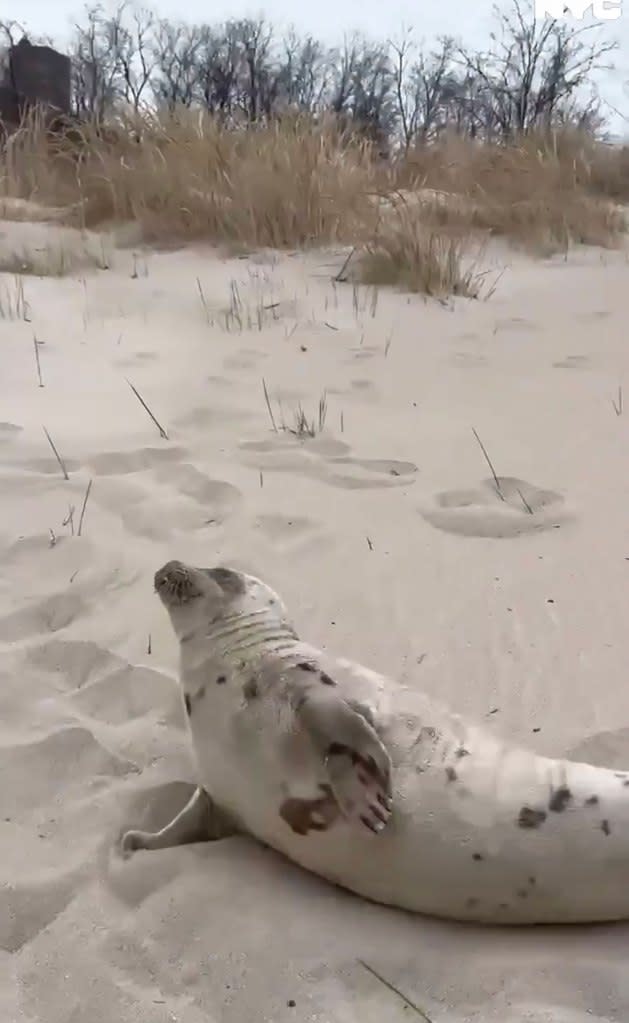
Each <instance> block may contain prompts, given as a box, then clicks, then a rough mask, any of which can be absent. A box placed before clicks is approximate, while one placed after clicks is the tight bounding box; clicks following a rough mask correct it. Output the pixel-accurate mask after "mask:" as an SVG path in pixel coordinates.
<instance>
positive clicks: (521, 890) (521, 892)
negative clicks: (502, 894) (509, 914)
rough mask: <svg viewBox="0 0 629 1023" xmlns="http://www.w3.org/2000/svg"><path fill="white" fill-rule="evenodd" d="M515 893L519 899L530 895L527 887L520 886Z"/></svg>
mask: <svg viewBox="0 0 629 1023" xmlns="http://www.w3.org/2000/svg"><path fill="white" fill-rule="evenodd" d="M515 894H516V895H517V897H518V898H519V899H528V897H529V893H528V892H527V890H526V888H518V890H517V892H516V893H515Z"/></svg>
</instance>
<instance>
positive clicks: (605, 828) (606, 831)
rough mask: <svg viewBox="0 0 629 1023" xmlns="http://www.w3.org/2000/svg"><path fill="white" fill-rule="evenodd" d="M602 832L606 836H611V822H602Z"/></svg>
mask: <svg viewBox="0 0 629 1023" xmlns="http://www.w3.org/2000/svg"><path fill="white" fill-rule="evenodd" d="M601 831H602V832H603V834H604V835H611V833H612V829H611V828H610V826H609V821H601Z"/></svg>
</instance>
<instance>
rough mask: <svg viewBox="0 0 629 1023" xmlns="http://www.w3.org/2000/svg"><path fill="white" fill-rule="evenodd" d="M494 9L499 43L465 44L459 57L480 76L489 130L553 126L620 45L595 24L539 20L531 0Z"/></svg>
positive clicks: (508, 134) (494, 37) (507, 132)
mask: <svg viewBox="0 0 629 1023" xmlns="http://www.w3.org/2000/svg"><path fill="white" fill-rule="evenodd" d="M494 13H495V15H496V18H497V22H498V27H497V31H496V32H492V34H491V40H492V43H493V47H494V48H493V49H490V50H489V51H488V52H485V53H475V54H469V53H467V52H466V51H465V50H463V49H461V50H459V58H460V60H461V63H462V64H463V66H464V67H465V68H466V69H467V71H468V72H469V73H471V75H472V77H473V78H475V79H476V80H477V90H476V91H477V96H482V97H483V102H484V105H485V110H484V116H483V118H482V119H483V120H484V122H485V129H486V131H487V132H491V130H492V126H493V131H494V132H495V133H497V134H498V135H500V136H502V137H503V138H509V137H512V136H514V135H517V134H518V133H521V132H525V131H528V130H529V129H531V128H533V127H548V126H550V125H551V124H552V122H553V120H554V119H555V118H556V117H557V116H558V115H559V114H560V113H561V111H562V109H567V108H568V107H569V106H571V107H572V108H573V109H574V108H575V104H576V103H577V101H578V97H579V94H580V92H581V91H582V90H583V89H584V88H585V87H586V86H587V85H588V82H589V81H590V76H591V74H592V72H593V71H595V70H598V69H601V68H604V67H608V66H609V65H608V63H607V58H608V55H609V54H610V52H611V51H613V50H614V49H615V48H616V44H615V43H613V42H605V41H600V39H598V38H596V36H594V38H592V32H593V29H592V27H590V26H586V27H585V28H577V29H575V28H572V27H571V26H570V25H568V24H566V23H565V22H558V21H556V20H555V19H554V18H546V19H544V20H543V21H540V20H538V19H537V18H536V17H535V13H534V9H533V5H532V2H531V0H511V8H510V10H508V11H507V12H501V11H500V10H499V9H497V8H495V9H494ZM594 31H595V30H594Z"/></svg>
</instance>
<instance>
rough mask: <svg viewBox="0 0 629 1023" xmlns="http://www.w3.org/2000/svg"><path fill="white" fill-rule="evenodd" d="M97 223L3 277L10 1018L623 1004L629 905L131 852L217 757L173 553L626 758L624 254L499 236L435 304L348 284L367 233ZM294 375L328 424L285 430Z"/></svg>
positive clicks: (341, 1015)
mask: <svg viewBox="0 0 629 1023" xmlns="http://www.w3.org/2000/svg"><path fill="white" fill-rule="evenodd" d="M40 228H41V230H44V228H43V227H41V225H38V227H37V229H40ZM22 229H23V230H25V231H28V237H27V236H26V235H25V236H24V237H25V238H26V241H27V243H28V245H30V246H32V245H33V244H34V241H33V238H34V235H33V231H34V230H35V227H34V225H31V224H19V225H18V224H15V223H12V224H3V225H1V232H2V233H1V234H0V245H4V247H5V250H6V247H7V245H8V244H9V241H10V244H11V246H13V248H15V239H16V232H19V230H22ZM54 230H57V229H56V228H53V227H48V226H47V227H46V228H45V231H46V232H48V233H50V232H52V231H54ZM47 237H48V235H47ZM79 241H80V240H79ZM93 242H94V239H90V240H89V246H88V248H89V250H90V251H92V252H93V251H97V252H98V251H103V252H104V251H107V252H108V253H110V255H111V259H110V260H109V257H108V261H109V269H107V270H103V269H98V268H95V267H94V265H93V264H92V265H85V266H83V267H80V268H79V269H78V270H76V271H75V275H74V276H65V277H61V278H52V277H44V278H38V277H35V276H23V277H22V278H20V281H21V285H22V289H23V290H22V291H21V292H20V291H19V290H16V287H17V285H16V279H14V278H13V276H12V275H10V274H8V275H7V274H3V275H2V276H1V277H0V300H1V301H2V302H3V305H2V308H3V309H4V316H3V317H2V318H0V357H1V360H2V361H1V367H2V372H1V374H0V402H1V408H0V419H1V420H2V422H1V424H0V456H1V458H2V517H1V520H0V541H1V544H2V565H3V571H2V573H1V578H0V643H1V644H2V659H1V662H0V670H1V674H2V678H1V680H0V681H1V684H0V771H1V775H0V777H1V778H2V783H1V802H2V806H1V808H0V828H1V842H0V857H1V861H0V862H1V869H0V876H1V879H2V888H1V890H0V898H1V904H0V937H1V939H2V940H1V945H2V949H3V950H4V951H3V952H2V953H1V959H0V1018H1V1019H2V1020H3V1021H6V1023H13V1021H15V1023H18V1021H19V1023H35V1021H37V1023H39V1021H42V1023H43V1021H45V1023H70V1021H72V1023H83V1021H89V1023H109V1021H115V1023H138V1021H141V1023H168V1021H178V1023H208V1021H219V1020H220V1021H225V1023H244V1021H273V1023H276V1021H277V1023H283V1021H293V1020H299V1021H305V1020H309V1021H310V1020H311V1021H313V1023H314V1021H317V1023H328V1021H329V1023H353V1021H360V1023H372V1021H373V1023H380V1021H382V1020H386V1021H387V1023H396V1021H398V1020H408V1019H410V1018H419V1019H421V1018H423V1019H430V1020H431V1021H433V1023H464V1021H465V1023H467V1021H479V1023H486V1021H492V1020H496V1021H500V1023H515V1021H521V1020H526V1021H534V1023H547V1021H553V1023H581V1021H587V1023H593V1021H595V1020H599V1021H600V1020H606V1021H608V1020H609V1021H612V1020H626V1019H627V1018H628V1015H629V976H628V974H627V968H626V948H627V940H628V939H629V925H627V926H624V925H621V926H609V927H607V926H605V927H597V928H588V927H580V928H575V929H534V930H528V931H522V930H509V931H506V930H491V929H481V928H476V927H464V926H456V925H450V924H445V923H442V922H439V921H435V920H430V919H427V918H422V917H419V916H418V917H413V916H410V915H406V914H403V913H400V912H397V911H394V910H388V909H386V908H383V907H379V906H375V905H371V904H369V903H366V902H363V901H361V900H360V899H358V898H356V897H353V896H351V895H349V894H345V893H343V892H341V891H339V890H337V889H335V888H333V887H331V886H330V885H327V884H326V883H324V882H322V881H320V880H318V879H317V878H315V877H312V876H309V875H307V874H306V873H304V872H302V871H300V870H299V869H298V868H296V867H294V866H292V865H291V864H289V863H287V862H285V861H284V860H282V859H281V858H280V857H279V856H277V855H275V854H274V853H272V852H270V851H269V850H266V849H263V848H262V847H260V846H259V845H257V844H256V843H254V842H253V841H249V840H245V839H234V840H229V841H225V842H221V843H216V844H208V845H204V846H192V847H188V848H185V849H178V850H172V851H167V852H163V853H154V854H139V855H138V856H136V857H135V858H133V859H132V860H131V861H129V862H123V861H122V860H121V859H120V858H119V857H118V856H117V855H116V853H115V851H113V850H114V846H115V842H116V839H117V837H118V835H119V832H120V830H121V829H122V828H123V827H125V826H126V827H129V826H133V825H137V824H138V823H141V822H142V821H144V822H145V823H149V824H150V823H151V822H153V823H156V824H158V823H160V822H162V821H163V820H164V819H165V818H166V817H167V815H168V813H169V811H170V810H172V809H173V808H175V807H177V808H178V807H179V806H180V805H181V804H182V803H183V801H184V800H185V798H186V795H187V793H188V792H189V790H190V785H191V784H192V783H193V780H194V775H193V770H192V766H191V760H190V749H189V744H188V741H187V736H186V731H185V722H184V715H183V713H182V708H181V704H180V701H179V698H178V693H177V689H176V681H175V666H176V654H177V651H176V646H175V641H174V638H173V635H172V633H171V630H170V627H169V625H168V622H167V619H166V616H165V613H164V612H163V609H162V608H161V607H160V605H159V602H158V600H157V598H156V597H155V596H154V594H153V593H152V576H153V572H154V570H155V569H156V568H157V567H159V566H160V565H161V564H162V563H163V562H164V561H166V560H167V559H169V558H173V557H179V558H182V559H185V560H188V561H192V562H196V563H197V564H204V565H210V564H216V563H221V562H222V563H227V564H232V565H235V566H236V567H240V568H243V569H248V570H250V571H252V572H255V573H256V574H258V575H261V576H263V577H264V578H266V579H268V581H269V583H270V584H271V585H272V586H273V587H275V588H276V589H278V590H279V591H281V593H282V594H283V595H284V597H285V599H286V601H287V602H288V604H289V606H290V607H291V609H292V611H293V613H294V617H295V619H296V622H297V625H298V628H299V630H300V631H301V632H302V634H304V635H306V636H307V637H308V638H309V639H310V640H312V641H313V642H315V643H317V644H320V645H322V646H324V647H327V648H328V649H330V650H333V651H336V652H338V653H340V654H343V655H346V656H350V657H354V658H356V659H359V660H361V661H362V662H364V663H366V664H369V665H372V666H374V667H375V668H377V669H380V670H385V671H388V672H390V673H393V674H397V675H399V676H402V677H404V678H406V679H409V680H412V683H413V684H416V685H417V686H421V687H423V688H425V689H426V690H427V691H429V692H431V693H434V694H438V695H439V696H440V697H442V698H444V699H445V700H447V701H448V702H449V703H451V704H452V705H453V706H455V707H457V708H458V709H460V710H461V711H463V712H465V713H466V714H468V715H470V716H471V717H473V718H474V719H477V720H480V719H484V720H485V721H486V722H487V723H488V727H490V728H492V729H496V730H499V731H500V732H502V733H504V734H506V735H511V736H513V737H514V738H515V739H517V740H518V741H521V742H525V743H526V744H527V745H530V746H531V747H532V748H534V749H537V750H539V751H543V752H545V753H546V752H553V753H556V754H568V755H571V756H575V757H579V758H580V757H588V758H589V759H591V760H593V761H595V762H598V763H606V764H613V765H619V764H622V765H623V766H624V767H625V768H626V767H627V766H628V765H629V686H628V685H627V682H626V667H627V660H628V653H629V633H628V631H627V597H626V595H627V574H628V573H629V519H628V517H627V508H628V507H629V473H628V472H627V440H628V429H629V408H628V409H627V411H626V412H625V411H624V409H622V408H621V409H615V408H614V402H615V403H616V405H618V401H619V387H622V386H623V385H627V382H628V374H629V347H628V346H627V336H626V325H625V319H626V315H625V314H624V312H623V310H625V309H626V308H627V291H628V285H629V266H628V264H627V259H626V254H624V253H603V252H599V251H595V250H578V251H576V252H575V253H574V254H572V255H571V256H570V258H569V259H568V260H563V259H562V258H557V259H554V260H550V261H546V262H542V263H539V262H538V263H533V262H532V261H529V260H528V259H526V258H525V257H523V256H519V255H514V254H513V253H508V252H507V251H506V250H496V252H495V253H494V256H493V257H492V259H493V265H494V266H495V267H496V268H500V267H506V269H505V272H504V273H503V275H502V277H501V278H500V281H499V282H498V287H497V290H496V292H495V294H494V295H493V296H492V297H491V299H490V300H488V301H486V302H468V301H458V300H457V301H452V302H446V303H440V302H436V301H424V300H423V299H422V298H420V297H416V296H414V297H408V296H405V295H399V294H396V293H394V292H392V291H385V290H381V291H380V292H379V294H375V295H374V293H372V292H370V291H367V290H366V289H363V288H358V289H356V288H353V287H352V285H351V284H345V285H341V284H338V285H334V284H333V283H332V281H331V277H332V275H333V274H334V273H335V272H336V271H337V270H338V268H339V267H340V266H341V264H342V263H343V259H344V256H345V253H344V252H343V251H334V252H324V253H318V254H317V255H308V256H304V255H300V254H288V255H283V256H281V257H277V256H275V255H273V254H259V255H257V256H255V257H254V256H250V257H248V258H239V259H236V258H231V259H223V258H221V257H220V256H219V255H217V254H216V253H214V252H212V251H211V250H209V249H194V250H192V249H188V250H185V251H179V252H164V253H139V252H135V253H134V252H132V251H131V250H130V249H123V250H117V251H115V252H114V251H113V248H112V246H111V243H110V240H109V239H105V240H104V242H103V246H104V248H102V249H99V245H96V249H93V248H91V246H92V243H93ZM46 244H47V242H46ZM77 246H78V249H77V251H78V250H79V249H80V250H81V251H85V249H84V248H83V249H81V246H80V245H79V244H78V242H77ZM87 262H88V263H89V261H87ZM20 294H21V295H22V300H23V301H22V304H21V305H20V301H19V296H20ZM24 303H25V305H24ZM34 338H36V340H37V354H38V357H39V366H40V372H41V383H42V384H43V386H41V385H40V383H39V380H38V372H37V366H36V359H35V344H34ZM263 379H264V381H265V382H266V387H267V390H268V394H269V397H270V400H271V403H272V408H273V414H274V418H275V423H276V427H277V432H276V431H275V430H274V429H273V427H272V424H271V420H270V417H269V413H268V410H267V406H266V402H265V398H264V393H263V383H262V381H263ZM129 383H131V384H133V386H134V387H135V388H136V389H137V390H138V392H139V393H140V394H141V395H142V397H143V398H144V400H145V401H146V403H147V404H148V405H149V406H150V408H151V410H152V412H153V414H154V415H155V416H156V418H157V419H158V420H159V423H160V424H161V427H162V429H163V430H164V432H165V433H167V438H165V437H162V436H161V435H160V431H159V429H158V427H157V426H156V424H155V423H154V422H153V421H152V419H151V418H150V416H149V415H148V413H147V411H146V410H145V409H144V407H143V406H142V405H141V404H140V402H139V400H138V399H137V397H136V396H135V394H134V393H133V391H132V390H131V388H130V386H129ZM324 393H325V396H326V403H327V407H326V416H325V424H324V429H323V430H322V431H321V432H320V433H319V432H318V417H319V411H318V409H319V401H320V398H321V397H322V396H323V395H324ZM300 405H301V407H302V409H303V411H304V413H305V414H306V416H307V417H308V419H309V421H310V420H313V419H314V421H315V426H316V431H317V433H316V436H315V437H314V438H311V437H306V438H299V437H298V436H295V434H294V433H291V432H290V429H286V430H284V429H282V422H283V423H284V425H285V426H286V427H289V428H292V427H293V426H294V423H295V410H296V409H297V408H298V407H299V406H300ZM280 406H281V408H280ZM617 411H620V413H621V414H617ZM42 427H46V429H47V430H48V432H49V434H50V436H51V438H52V439H53V442H54V444H55V446H56V448H57V450H58V452H59V455H60V457H61V458H62V459H63V462H64V465H65V467H66V470H67V474H68V477H69V478H68V479H67V480H66V479H64V478H63V474H62V472H61V469H60V467H59V464H58V462H57V460H56V458H55V456H54V454H53V452H52V450H51V448H50V446H49V443H48V440H47V438H46V436H45V434H44V431H43V429H42ZM473 430H476V432H477V434H478V437H479V438H480V439H481V440H482V442H483V444H484V445H485V447H486V449H487V451H488V452H489V455H490V457H491V460H492V462H493V464H494V466H495V469H496V472H497V473H498V474H499V475H500V476H503V477H508V478H509V479H508V480H506V481H505V482H504V484H503V486H504V496H505V498H506V500H505V501H504V502H500V501H498V500H497V499H496V497H495V494H494V493H493V492H492V491H491V489H490V488H489V487H488V486H487V483H486V481H487V479H488V478H489V477H490V472H489V468H488V466H487V464H486V462H485V460H484V456H483V453H482V451H481V449H480V447H479V444H478V442H477V440H476V437H475V436H474V433H473ZM90 481H91V489H90V492H89V498H88V501H87V505H86V507H85V509H84V515H83V521H82V528H81V535H80V536H79V535H78V533H79V520H80V517H81V510H82V506H83V503H84V498H85V494H86V490H87V487H88V484H89V483H90ZM384 981H386V982H388V983H389V984H392V985H394V986H395V987H397V988H398V989H399V991H400V992H402V995H403V996H404V997H402V995H399V994H396V993H395V991H393V990H392V989H391V988H390V987H388V986H387V983H384ZM405 998H406V999H408V1001H405ZM411 1003H413V1004H414V1005H415V1006H416V1007H418V1008H417V1011H414V1010H413V1008H412V1007H411ZM420 1010H421V1011H420ZM422 1013H423V1014H424V1015H423V1016H422Z"/></svg>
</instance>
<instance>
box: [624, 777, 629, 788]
mask: <svg viewBox="0 0 629 1023" xmlns="http://www.w3.org/2000/svg"><path fill="white" fill-rule="evenodd" d="M628 785H629V778H625V780H624V781H623V786H624V787H625V788H627V786H628Z"/></svg>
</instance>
